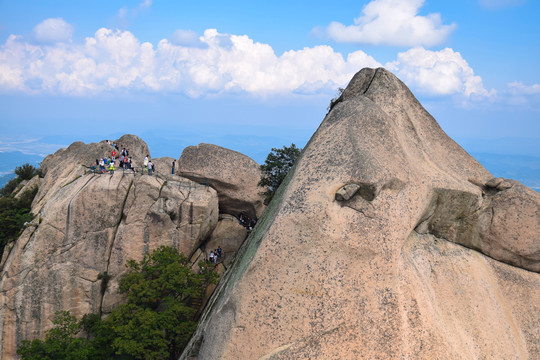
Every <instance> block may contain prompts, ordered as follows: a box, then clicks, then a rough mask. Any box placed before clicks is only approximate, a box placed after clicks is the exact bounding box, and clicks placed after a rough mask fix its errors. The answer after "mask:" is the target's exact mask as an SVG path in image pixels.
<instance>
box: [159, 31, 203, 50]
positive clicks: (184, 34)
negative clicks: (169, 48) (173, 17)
mask: <svg viewBox="0 0 540 360" xmlns="http://www.w3.org/2000/svg"><path fill="white" fill-rule="evenodd" d="M169 40H170V41H171V43H173V44H174V45H178V46H185V47H198V48H206V47H208V45H207V44H206V43H203V42H202V41H201V39H200V36H199V34H197V33H196V32H195V31H192V30H176V31H175V32H174V33H173V34H172V35H171V37H170V39H169Z"/></svg>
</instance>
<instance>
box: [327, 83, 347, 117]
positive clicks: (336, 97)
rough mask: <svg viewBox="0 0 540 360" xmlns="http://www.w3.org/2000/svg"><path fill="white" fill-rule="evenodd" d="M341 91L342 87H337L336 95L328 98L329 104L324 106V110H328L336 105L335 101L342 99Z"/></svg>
mask: <svg viewBox="0 0 540 360" xmlns="http://www.w3.org/2000/svg"><path fill="white" fill-rule="evenodd" d="M343 91H345V89H344V88H338V91H337V94H336V96H335V97H334V98H333V99H332V100H330V104H328V106H327V107H326V110H327V111H328V112H330V110H332V109H333V108H334V106H336V104H337V103H339V102H341V101H343Z"/></svg>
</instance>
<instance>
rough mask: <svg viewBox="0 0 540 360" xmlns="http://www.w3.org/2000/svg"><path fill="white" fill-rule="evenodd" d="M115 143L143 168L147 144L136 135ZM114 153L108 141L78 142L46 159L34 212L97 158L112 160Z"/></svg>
mask: <svg viewBox="0 0 540 360" xmlns="http://www.w3.org/2000/svg"><path fill="white" fill-rule="evenodd" d="M114 142H116V143H117V144H122V145H124V146H126V148H128V149H129V155H130V156H131V157H132V160H133V163H134V166H136V167H141V166H142V164H143V160H144V157H145V156H146V154H149V153H150V151H149V150H148V146H147V145H146V143H145V142H144V141H143V140H142V139H140V138H139V137H137V136H135V135H124V136H122V137H121V138H120V139H118V140H116V141H114ZM112 150H113V147H112V146H111V145H108V144H107V143H106V141H105V140H104V141H101V142H99V143H91V144H85V143H83V142H80V141H79V142H75V143H73V144H71V145H70V146H69V147H68V148H67V149H60V150H58V151H57V152H55V153H54V154H52V155H49V156H47V157H46V158H45V159H43V161H42V162H41V166H40V169H41V170H42V172H43V175H44V176H45V177H44V178H43V179H42V181H41V183H40V188H39V191H38V193H37V195H36V198H35V200H34V203H33V204H32V212H33V213H37V212H38V211H39V210H40V209H41V208H42V207H43V205H44V204H45V203H46V202H47V201H49V199H50V198H51V197H52V196H54V194H56V193H57V192H58V191H59V190H60V189H61V188H62V187H63V186H65V185H68V184H70V183H72V182H73V181H75V180H77V179H78V178H79V177H80V176H82V175H83V174H84V173H85V172H86V171H87V170H88V168H89V167H90V166H91V165H92V164H93V163H94V162H95V161H96V159H97V160H99V159H100V158H103V157H105V156H107V157H110V156H111V152H112Z"/></svg>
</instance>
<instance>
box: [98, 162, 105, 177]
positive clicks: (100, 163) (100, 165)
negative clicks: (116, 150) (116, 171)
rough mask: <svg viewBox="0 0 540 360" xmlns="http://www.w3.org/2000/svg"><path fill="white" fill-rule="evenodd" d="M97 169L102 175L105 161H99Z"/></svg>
mask: <svg viewBox="0 0 540 360" xmlns="http://www.w3.org/2000/svg"><path fill="white" fill-rule="evenodd" d="M99 168H100V170H101V173H102V174H103V173H104V172H105V161H104V160H103V159H99Z"/></svg>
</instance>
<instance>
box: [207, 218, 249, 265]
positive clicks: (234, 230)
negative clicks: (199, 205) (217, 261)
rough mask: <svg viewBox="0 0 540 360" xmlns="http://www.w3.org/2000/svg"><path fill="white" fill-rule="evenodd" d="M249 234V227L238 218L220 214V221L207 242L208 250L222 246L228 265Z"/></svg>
mask: <svg viewBox="0 0 540 360" xmlns="http://www.w3.org/2000/svg"><path fill="white" fill-rule="evenodd" d="M247 235H248V231H247V229H246V228H245V227H244V226H242V225H241V224H240V223H239V222H238V220H237V219H236V218H235V217H234V216H232V215H227V214H220V216H219V222H218V224H217V226H216V228H215V229H214V231H213V232H212V235H211V236H210V240H208V242H207V243H206V244H205V248H206V250H207V252H209V251H211V250H214V249H217V248H218V247H221V249H222V254H223V258H224V260H225V264H226V265H228V264H229V263H230V262H231V260H232V259H233V256H234V255H235V254H236V252H237V251H238V249H239V248H240V246H241V245H242V243H243V242H244V240H245V239H246V237H247Z"/></svg>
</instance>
